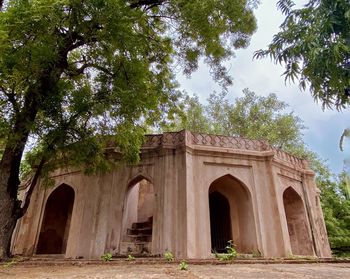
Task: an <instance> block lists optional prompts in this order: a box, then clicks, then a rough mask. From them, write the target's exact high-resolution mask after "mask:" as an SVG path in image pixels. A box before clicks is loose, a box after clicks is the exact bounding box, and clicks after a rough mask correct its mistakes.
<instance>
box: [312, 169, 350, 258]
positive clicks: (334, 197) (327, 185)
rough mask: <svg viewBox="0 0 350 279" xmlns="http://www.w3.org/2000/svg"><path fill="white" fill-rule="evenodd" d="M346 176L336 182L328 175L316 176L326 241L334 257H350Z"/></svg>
mask: <svg viewBox="0 0 350 279" xmlns="http://www.w3.org/2000/svg"><path fill="white" fill-rule="evenodd" d="M346 177H347V176H346V174H345V173H342V174H341V175H340V176H339V177H338V178H337V179H336V180H334V179H333V178H332V177H331V176H330V175H328V174H325V175H318V177H317V185H318V187H319V188H320V189H321V192H322V194H321V205H322V209H323V214H324V217H325V222H326V227H327V232H328V239H329V242H330V245H331V248H332V250H333V253H334V254H335V255H339V254H343V255H344V254H346V253H347V255H348V256H349V255H350V200H349V199H348V198H347V191H346Z"/></svg>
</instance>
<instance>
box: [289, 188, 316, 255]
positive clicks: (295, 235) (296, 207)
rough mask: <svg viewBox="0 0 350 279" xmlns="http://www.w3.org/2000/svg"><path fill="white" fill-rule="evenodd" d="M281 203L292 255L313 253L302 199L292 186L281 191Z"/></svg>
mask: <svg viewBox="0 0 350 279" xmlns="http://www.w3.org/2000/svg"><path fill="white" fill-rule="evenodd" d="M283 204H284V211H285V213H286V218H287V225H288V233H289V239H290V245H291V248H292V253H293V255H313V249H312V240H311V237H310V233H309V226H308V225H307V216H306V214H305V209H304V203H303V200H302V199H301V197H300V196H299V195H298V193H297V192H296V191H295V190H294V189H293V188H292V187H289V188H287V189H286V190H285V191H284V193H283Z"/></svg>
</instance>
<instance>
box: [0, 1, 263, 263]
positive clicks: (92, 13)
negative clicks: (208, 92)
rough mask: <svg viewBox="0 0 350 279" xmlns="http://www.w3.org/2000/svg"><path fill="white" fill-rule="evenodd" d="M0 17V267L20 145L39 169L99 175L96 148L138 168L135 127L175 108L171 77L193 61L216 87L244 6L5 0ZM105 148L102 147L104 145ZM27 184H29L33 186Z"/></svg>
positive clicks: (246, 33) (244, 23) (247, 17)
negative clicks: (65, 166)
mask: <svg viewBox="0 0 350 279" xmlns="http://www.w3.org/2000/svg"><path fill="white" fill-rule="evenodd" d="M5 2H6V5H3V3H4V2H3V1H2V2H1V6H0V9H1V12H0V139H1V145H2V143H3V146H4V148H3V155H2V158H1V162H0V258H5V257H7V256H9V247H10V239H11V235H12V231H13V229H14V226H15V223H16V220H17V218H20V217H21V216H22V215H23V213H24V211H25V207H24V208H21V206H20V202H19V201H18V200H17V191H18V186H19V183H20V180H19V171H20V164H21V159H22V155H23V151H24V148H25V147H26V145H28V142H29V141H28V139H30V138H32V141H40V149H39V150H40V152H39V153H38V154H39V155H41V158H39V160H38V162H37V167H38V168H37V170H38V171H37V174H40V169H42V168H45V166H47V164H48V163H52V162H53V161H55V160H52V159H51V158H52V156H55V158H59V159H60V161H61V162H64V161H67V160H68V161H69V164H73V165H80V164H84V165H85V166H86V167H87V168H88V169H89V170H90V171H96V170H99V169H101V168H102V169H103V168H105V166H106V162H105V160H104V158H105V157H104V147H105V142H106V140H107V138H108V140H111V139H113V140H114V141H116V143H117V144H118V145H119V147H120V148H121V150H122V152H123V154H124V158H126V159H128V160H129V161H135V160H137V159H138V148H139V147H140V145H141V143H142V136H143V133H144V126H145V125H148V124H150V123H153V122H154V121H155V120H157V119H159V118H161V115H162V111H165V112H168V113H170V114H171V112H172V111H173V110H174V107H175V106H176V98H177V92H176V82H175V81H174V76H173V74H172V72H173V71H174V68H175V67H178V66H180V67H182V69H183V70H184V72H185V73H186V74H191V72H192V71H194V70H195V69H196V68H197V66H198V60H199V59H200V58H201V57H204V58H205V62H206V63H207V64H209V65H210V66H211V68H212V72H213V78H214V79H215V80H216V81H218V82H219V83H220V84H222V86H224V87H225V86H227V85H228V84H230V83H231V80H230V78H229V77H228V75H227V74H226V69H225V68H224V67H223V66H222V63H221V62H222V61H223V60H225V59H227V58H229V57H231V56H232V55H233V54H234V49H236V48H242V47H246V46H247V45H248V43H249V39H250V36H251V35H252V33H253V32H254V31H255V28H256V23H255V18H254V16H253V7H254V6H255V5H256V3H257V1H255V0H251V1H242V0H239V1H238V0H222V1H217V0H205V1H203V0H194V1H186V0H171V1H164V0H129V1H124V0H105V1H102V0H86V1H78V0H35V1H34V0H28V1H21V0H9V1H5ZM108 140H107V141H108ZM37 177H38V175H37V176H34V178H33V180H32V182H31V183H32V185H35V178H37Z"/></svg>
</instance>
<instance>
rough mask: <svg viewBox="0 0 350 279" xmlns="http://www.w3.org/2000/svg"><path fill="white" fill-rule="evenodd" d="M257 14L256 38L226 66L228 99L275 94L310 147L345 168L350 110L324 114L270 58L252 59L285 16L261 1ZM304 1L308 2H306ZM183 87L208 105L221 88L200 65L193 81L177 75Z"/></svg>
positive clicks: (268, 0) (349, 150)
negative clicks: (301, 126)
mask: <svg viewBox="0 0 350 279" xmlns="http://www.w3.org/2000/svg"><path fill="white" fill-rule="evenodd" d="M261 2H262V3H261V4H260V6H259V8H258V9H257V10H256V11H255V14H256V17H257V21H258V30H257V32H256V33H255V34H254V35H253V37H252V40H251V43H250V46H249V47H248V48H247V49H244V50H239V51H237V52H236V58H234V59H232V60H230V61H229V62H228V63H227V67H228V68H229V69H230V74H231V76H232V77H233V80H234V84H233V86H232V87H231V88H230V89H229V99H230V101H233V100H234V99H235V98H237V97H240V96H242V90H243V89H244V88H249V89H250V90H252V91H254V92H255V93H256V94H258V95H263V96H266V95H268V94H269V93H275V94H276V95H277V96H278V98H279V99H280V100H283V101H285V102H287V103H288V104H289V105H290V108H289V109H290V111H294V112H295V114H296V115H297V116H299V117H300V118H301V119H302V120H303V121H304V124H305V126H306V127H308V129H307V130H305V131H304V140H305V142H306V144H307V145H308V146H309V148H310V149H311V150H313V151H315V152H317V153H318V154H319V155H320V156H321V157H322V158H323V159H326V160H327V161H328V165H329V166H330V168H331V169H332V170H333V171H334V172H335V173H339V172H340V171H341V170H342V169H343V160H344V159H345V157H349V154H350V141H349V140H348V141H347V142H346V143H345V150H344V152H341V151H340V149H339V139H340V136H341V134H342V131H343V130H344V129H345V128H346V127H350V110H349V109H348V110H346V111H343V112H338V111H336V110H326V111H322V108H321V105H320V104H317V103H315V102H314V100H313V99H312V97H311V95H310V93H309V92H308V91H303V92H302V91H300V90H299V88H298V86H297V85H294V84H285V83H284V77H282V76H281V74H282V73H283V71H284V70H283V68H282V67H281V66H278V65H275V64H273V62H272V61H270V59H263V60H253V59H252V58H253V53H254V51H256V50H258V49H264V48H266V46H267V45H268V44H269V43H270V42H271V39H272V36H273V35H274V34H275V33H277V32H278V27H279V25H280V24H281V22H282V21H283V16H282V15H281V13H280V12H279V11H277V8H276V2H277V0H262V1H261ZM304 2H305V1H304ZM178 81H179V82H180V85H181V88H182V89H184V90H186V91H187V92H188V93H189V94H197V95H198V96H199V97H200V99H201V101H202V102H205V100H206V98H207V97H208V96H209V94H210V93H211V92H212V91H214V90H216V91H220V90H221V89H220V87H219V86H218V85H217V84H215V82H214V81H212V79H211V77H210V75H209V71H208V69H207V68H206V67H205V66H204V65H201V66H200V68H199V70H198V71H197V72H195V73H194V74H193V75H192V76H191V79H187V78H185V77H183V76H181V75H178Z"/></svg>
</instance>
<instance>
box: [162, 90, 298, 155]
mask: <svg viewBox="0 0 350 279" xmlns="http://www.w3.org/2000/svg"><path fill="white" fill-rule="evenodd" d="M287 108H288V105H287V104H286V103H284V102H282V101H280V100H278V98H277V96H276V95H275V94H269V95H268V96H267V97H262V96H258V95H257V94H256V93H254V92H252V91H250V90H249V89H245V90H243V97H240V98H236V99H235V101H234V102H233V103H230V102H229V100H228V98H227V93H226V92H222V93H219V94H217V93H213V94H211V95H210V96H209V98H208V103H207V105H203V104H201V103H200V102H199V99H198V97H197V96H194V97H189V96H186V97H185V98H184V100H183V115H182V117H178V118H176V119H175V120H174V121H172V122H169V123H167V125H166V128H165V130H180V129H188V130H191V131H193V132H202V133H209V134H221V135H227V136H240V137H246V138H251V139H266V140H268V142H269V143H270V144H271V145H273V146H275V147H277V148H282V149H284V150H288V151H291V150H292V148H295V147H300V146H303V142H302V130H303V129H304V126H303V123H302V121H301V119H300V118H299V117H297V116H296V115H294V114H293V113H292V112H287V111H286V109H287Z"/></svg>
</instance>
